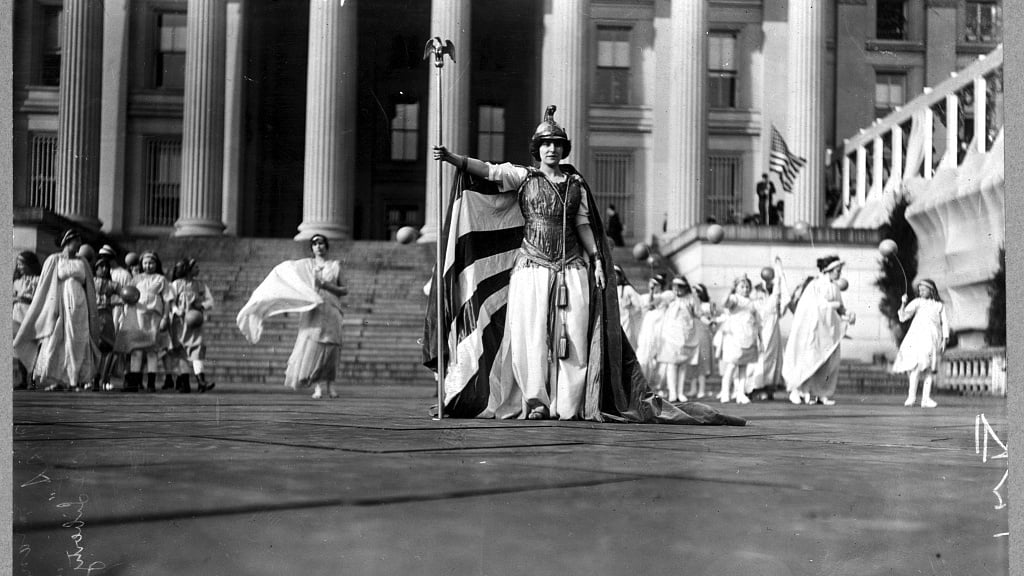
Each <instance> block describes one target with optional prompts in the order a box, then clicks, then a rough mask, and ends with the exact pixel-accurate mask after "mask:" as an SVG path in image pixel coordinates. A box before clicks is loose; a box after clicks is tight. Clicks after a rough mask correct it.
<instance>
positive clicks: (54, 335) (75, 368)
mask: <svg viewBox="0 0 1024 576" xmlns="http://www.w3.org/2000/svg"><path fill="white" fill-rule="evenodd" d="M81 245H82V239H81V237H79V235H78V233H77V232H75V231H74V230H68V231H67V232H66V233H65V234H64V236H63V237H62V239H61V242H60V252H57V253H56V254H52V255H50V256H48V257H47V258H46V260H45V261H44V262H43V271H42V274H40V276H39V285H38V288H37V292H36V297H35V298H33V299H32V304H31V305H30V306H29V308H28V310H27V311H26V312H25V318H24V319H23V320H22V324H21V328H20V329H19V330H18V334H17V336H15V337H14V349H15V352H16V353H17V355H18V358H19V359H20V360H21V362H22V363H23V364H24V365H25V366H31V367H32V368H31V369H32V377H33V378H34V379H36V380H37V381H38V382H40V383H41V384H42V385H43V386H45V387H46V389H47V390H58V389H75V390H78V389H84V387H86V386H89V385H91V384H92V379H93V376H95V374H96V370H97V368H98V366H99V361H100V350H99V337H100V322H99V317H98V315H97V312H96V287H95V285H94V284H93V278H92V268H90V267H89V264H88V262H86V261H85V260H84V259H83V258H80V257H79V256H78V249H79V248H80V247H81Z"/></svg>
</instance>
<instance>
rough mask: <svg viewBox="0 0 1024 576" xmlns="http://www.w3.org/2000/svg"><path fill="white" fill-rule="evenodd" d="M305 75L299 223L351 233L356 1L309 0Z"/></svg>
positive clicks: (335, 234) (306, 228) (302, 230)
mask: <svg viewBox="0 0 1024 576" xmlns="http://www.w3.org/2000/svg"><path fill="white" fill-rule="evenodd" d="M306 74H307V80H306V162H305V169H304V173H305V177H304V179H303V185H302V187H303V197H302V224H300V225H299V233H298V234H297V235H296V236H295V239H296V240H306V239H308V238H311V237H312V236H313V235H314V234H323V235H324V236H327V237H328V238H350V237H351V236H352V225H351V220H352V209H353V188H354V187H355V134H356V3H355V2H354V1H352V0H349V1H346V2H339V1H338V0H311V1H310V3H309V69H308V71H307V73H306Z"/></svg>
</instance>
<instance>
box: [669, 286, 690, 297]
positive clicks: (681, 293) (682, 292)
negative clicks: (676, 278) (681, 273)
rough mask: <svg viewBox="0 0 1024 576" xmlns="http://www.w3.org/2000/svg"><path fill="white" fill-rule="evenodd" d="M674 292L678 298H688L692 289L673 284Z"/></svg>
mask: <svg viewBox="0 0 1024 576" xmlns="http://www.w3.org/2000/svg"><path fill="white" fill-rule="evenodd" d="M672 291H673V292H675V294H676V296H686V295H687V294H689V293H690V287H689V286H687V285H686V284H673V285H672Z"/></svg>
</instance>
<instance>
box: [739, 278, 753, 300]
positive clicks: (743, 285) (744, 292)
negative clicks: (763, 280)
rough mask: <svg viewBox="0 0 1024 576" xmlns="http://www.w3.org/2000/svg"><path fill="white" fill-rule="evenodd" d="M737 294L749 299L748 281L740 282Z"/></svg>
mask: <svg viewBox="0 0 1024 576" xmlns="http://www.w3.org/2000/svg"><path fill="white" fill-rule="evenodd" d="M736 293H737V294H739V295H740V296H743V297H749V296H750V282H749V281H747V280H742V281H740V283H739V284H737V285H736Z"/></svg>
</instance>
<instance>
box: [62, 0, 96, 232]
mask: <svg viewBox="0 0 1024 576" xmlns="http://www.w3.org/2000/svg"><path fill="white" fill-rule="evenodd" d="M63 19H64V24H63V31H62V32H61V50H62V54H61V63H60V96H59V98H60V101H59V102H60V103H59V108H58V110H59V111H58V118H57V126H58V127H57V199H56V206H55V207H56V211H57V213H58V214H60V215H61V216H64V217H66V218H68V219H70V220H73V221H75V222H78V223H81V224H82V225H84V226H86V227H88V228H93V229H98V228H99V227H100V221H99V218H98V210H99V167H100V116H101V113H102V108H101V100H102V96H103V94H102V74H103V2H102V1H101V0H66V1H65V2H64V15H63Z"/></svg>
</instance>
